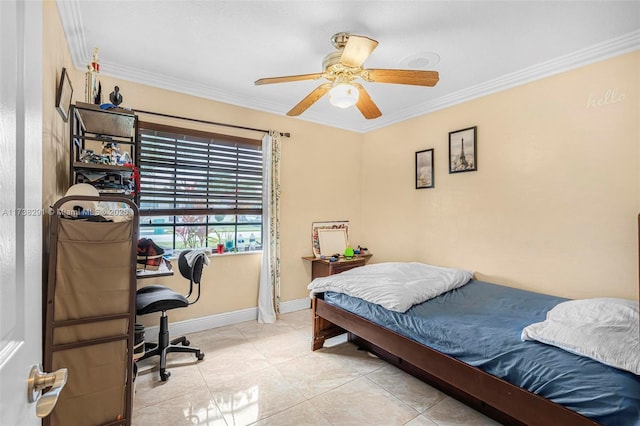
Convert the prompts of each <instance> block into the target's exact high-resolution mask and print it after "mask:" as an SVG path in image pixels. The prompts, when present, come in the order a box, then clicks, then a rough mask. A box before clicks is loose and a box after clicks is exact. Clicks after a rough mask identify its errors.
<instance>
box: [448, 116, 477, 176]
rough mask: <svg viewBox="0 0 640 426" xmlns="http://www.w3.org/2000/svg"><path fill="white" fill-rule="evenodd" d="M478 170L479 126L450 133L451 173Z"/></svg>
mask: <svg viewBox="0 0 640 426" xmlns="http://www.w3.org/2000/svg"><path fill="white" fill-rule="evenodd" d="M476 170H478V152H477V126H474V127H469V128H467V129H462V130H456V131H455V132H449V173H461V172H473V171H476Z"/></svg>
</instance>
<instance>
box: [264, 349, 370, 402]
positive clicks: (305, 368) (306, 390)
mask: <svg viewBox="0 0 640 426" xmlns="http://www.w3.org/2000/svg"><path fill="white" fill-rule="evenodd" d="M276 368H278V370H279V371H280V372H281V373H282V374H283V375H284V377H285V378H286V379H287V380H288V381H289V382H290V383H291V384H292V385H293V386H294V387H295V388H296V389H298V390H299V391H300V392H302V394H303V395H304V396H305V397H307V398H313V397H314V396H316V395H319V394H321V393H324V392H327V391H328V390H331V389H334V388H336V387H337V386H341V385H344V384H345V383H348V382H350V381H352V380H354V379H356V378H358V377H360V376H361V375H360V374H359V373H357V372H355V371H353V370H349V369H348V368H346V367H345V366H344V364H343V363H340V362H339V361H336V360H333V359H330V358H326V359H323V358H322V357H321V356H318V355H316V354H310V355H306V356H303V357H300V358H295V359H293V360H291V361H288V362H285V363H282V364H277V365H276Z"/></svg>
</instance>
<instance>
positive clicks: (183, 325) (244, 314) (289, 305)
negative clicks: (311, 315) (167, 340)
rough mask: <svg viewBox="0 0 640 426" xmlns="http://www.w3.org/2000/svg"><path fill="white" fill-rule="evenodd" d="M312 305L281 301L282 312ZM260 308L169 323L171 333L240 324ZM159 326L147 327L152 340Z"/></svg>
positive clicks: (306, 300)
mask: <svg viewBox="0 0 640 426" xmlns="http://www.w3.org/2000/svg"><path fill="white" fill-rule="evenodd" d="M310 307H311V299H310V298H308V297H305V298H304V299H296V300H289V301H287V302H281V303H280V313H282V314H286V313H289V312H295V311H300V310H302V309H309V308H310ZM257 319H258V308H257V307H255V308H247V309H242V310H239V311H233V312H225V313H223V314H215V315H208V316H206V317H200V318H193V319H188V320H184V321H177V322H172V323H170V324H169V334H170V335H171V336H183V335H185V334H189V333H197V332H199V331H205V330H210V329H212V328H217V327H224V326H225V325H233V324H238V323H241V322H245V321H257ZM158 328H159V327H158V326H153V327H145V335H146V336H147V337H151V339H150V340H151V341H155V340H156V338H157V335H158Z"/></svg>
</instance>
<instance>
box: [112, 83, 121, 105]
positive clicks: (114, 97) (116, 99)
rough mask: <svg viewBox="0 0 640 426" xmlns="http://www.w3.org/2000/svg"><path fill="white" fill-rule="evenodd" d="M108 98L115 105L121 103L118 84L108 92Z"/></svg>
mask: <svg viewBox="0 0 640 426" xmlns="http://www.w3.org/2000/svg"><path fill="white" fill-rule="evenodd" d="M109 100H110V101H111V103H112V104H114V105H115V106H118V105H120V104H121V103H122V94H121V93H120V88H119V87H118V86H116V87H114V88H113V92H111V93H110V94H109Z"/></svg>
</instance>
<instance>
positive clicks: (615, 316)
mask: <svg viewBox="0 0 640 426" xmlns="http://www.w3.org/2000/svg"><path fill="white" fill-rule="evenodd" d="M521 337H522V340H537V341H539V342H542V343H546V344H548V345H553V346H557V347H559V348H561V349H564V350H566V351H568V352H572V353H574V354H578V355H582V356H586V357H589V358H591V359H595V360H596V361H600V362H602V363H603V364H606V365H610V366H612V367H616V368H619V369H621V370H626V371H630V372H632V373H634V374H637V375H640V344H639V340H640V339H639V337H638V302H637V301H633V300H625V299H613V298H595V299H582V300H570V301H568V302H562V303H560V304H558V305H556V306H555V307H554V308H553V309H551V310H550V311H549V312H548V313H547V319H546V320H545V321H543V322H538V323H535V324H531V325H529V326H527V327H525V328H524V329H523V330H522V336H521Z"/></svg>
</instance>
